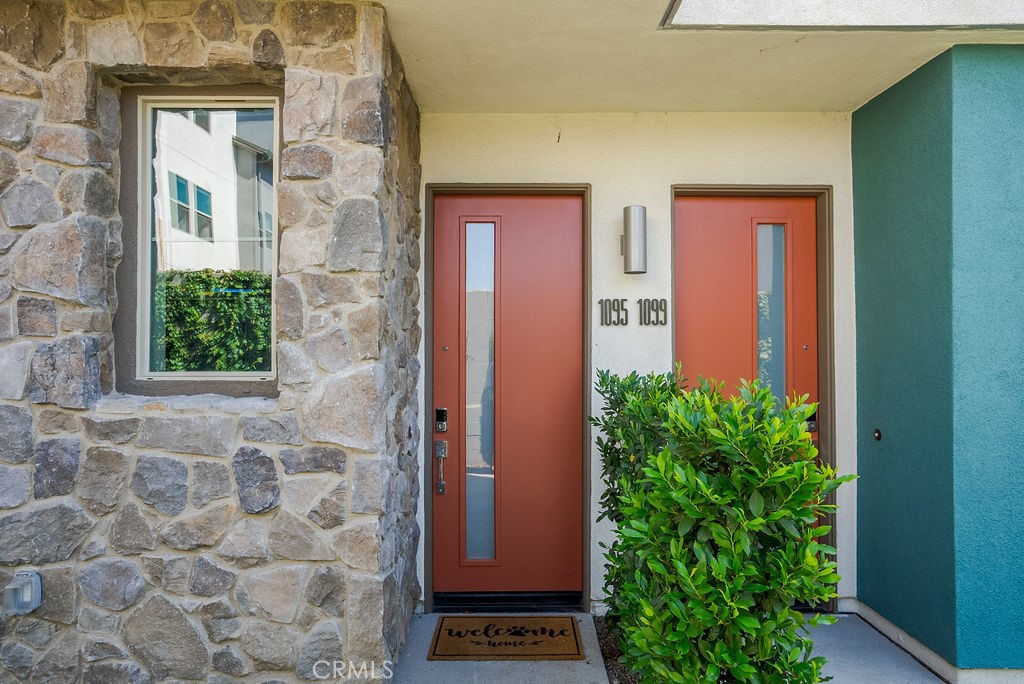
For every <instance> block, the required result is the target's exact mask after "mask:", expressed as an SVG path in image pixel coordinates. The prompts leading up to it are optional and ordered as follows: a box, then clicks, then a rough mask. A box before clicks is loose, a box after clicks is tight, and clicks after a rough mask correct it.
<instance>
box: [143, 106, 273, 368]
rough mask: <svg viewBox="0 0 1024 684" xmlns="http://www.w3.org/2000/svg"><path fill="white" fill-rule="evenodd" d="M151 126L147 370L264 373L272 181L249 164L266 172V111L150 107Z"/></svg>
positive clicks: (269, 146) (269, 141)
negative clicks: (265, 223)
mask: <svg viewBox="0 0 1024 684" xmlns="http://www.w3.org/2000/svg"><path fill="white" fill-rule="evenodd" d="M196 124H199V125H196ZM150 126H151V129H150V130H151V135H152V139H151V140H152V158H151V165H150V170H151V172H152V175H151V176H150V179H151V187H152V190H153V198H152V204H151V206H152V208H153V213H152V222H151V227H150V230H151V233H150V235H151V243H152V244H151V249H150V255H151V259H150V262H151V263H150V272H149V283H150V292H149V298H150V303H151V311H150V321H149V322H150V349H149V352H150V353H149V368H148V370H149V372H176V371H180V372H196V371H212V372H225V373H226V372H267V371H269V370H270V369H271V356H272V351H273V349H272V339H271V337H272V334H271V333H272V320H273V317H272V311H271V302H272V281H273V275H274V263H273V240H272V238H271V239H266V238H264V239H261V234H260V232H259V229H260V227H261V226H260V223H261V221H266V218H265V216H264V215H265V214H267V215H269V214H268V212H269V210H270V208H272V207H273V204H272V200H273V192H274V188H273V185H274V178H273V173H272V172H270V173H264V174H262V175H258V174H257V173H256V164H257V163H258V162H260V163H263V164H266V165H269V167H270V168H271V169H272V168H273V161H274V151H273V146H274V130H275V129H274V110H273V109H272V108H241V107H239V108H234V109H217V108H212V107H209V106H207V107H203V108H198V107H197V108H195V109H181V108H154V109H153V110H152V117H151V121H150ZM190 192H191V197H190ZM214 195H216V197H217V211H218V213H217V215H216V222H217V230H216V233H214V218H215V217H214V213H213V209H214V207H213V196H214ZM267 201H270V202H271V204H269V205H268V206H262V205H261V202H263V203H266V202H267ZM190 227H191V228H192V230H189V228H190ZM171 228H177V229H178V230H176V231H173V232H172V231H171ZM263 229H264V230H265V231H269V232H270V233H271V235H272V233H273V223H272V222H271V224H270V225H268V226H266V227H264V228H263Z"/></svg>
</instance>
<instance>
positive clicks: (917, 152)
mask: <svg viewBox="0 0 1024 684" xmlns="http://www.w3.org/2000/svg"><path fill="white" fill-rule="evenodd" d="M951 74H952V56H951V55H950V54H949V53H946V54H944V55H941V56H939V57H938V58H936V59H935V60H933V61H932V62H930V63H928V64H926V65H925V66H924V67H922V68H921V69H920V70H918V71H917V72H915V73H914V74H912V75H910V76H909V77H907V78H906V79H904V80H903V81H901V82H900V83H898V84H896V85H895V86H893V87H892V88H890V89H889V90H887V91H886V92H884V93H882V94H881V95H879V96H878V97H876V98H875V99H874V100H872V101H871V102H869V103H868V104H867V105H865V106H864V107H862V108H861V109H859V110H858V111H856V112H855V113H854V115H853V129H852V145H853V150H852V152H853V195H854V226H855V233H854V241H855V264H856V300H857V429H858V431H857V443H858V449H857V450H858V460H857V470H858V473H859V475H860V479H859V480H858V483H857V518H858V520H857V547H858V548H857V594H858V597H859V598H860V599H861V600H862V601H863V602H864V603H866V604H868V605H869V606H871V607H872V608H874V609H875V610H877V611H878V612H880V613H881V614H882V615H884V616H885V617H887V618H888V619H889V620H891V621H892V622H894V623H896V624H897V625H899V626H900V627H902V628H903V629H905V630H906V631H907V632H909V633H910V634H912V635H913V636H914V637H916V638H917V639H919V640H920V641H922V642H923V643H925V644H926V645H927V646H928V647H929V648H931V649H932V650H934V651H935V652H937V653H938V654H939V655H941V656H942V657H943V658H945V659H946V660H948V661H951V662H952V661H953V660H954V659H955V653H956V633H955V624H956V619H955V617H956V616H955V581H954V564H953V562H954V561H953V558H954V557H953V507H952V498H953V429H952V423H953V420H952V419H953V400H952V396H951V393H950V388H951V383H952V378H951V366H952V326H951V324H950V316H951V302H952V295H951V288H952V283H951V279H950V270H951V263H952V195H951V192H952V191H951V178H952V140H951V135H950V131H951V126H952V116H953V112H952V93H951V87H952V78H951ZM876 428H877V429H879V430H881V432H882V439H881V441H875V440H874V438H873V437H872V433H873V431H874V430H875V429H876Z"/></svg>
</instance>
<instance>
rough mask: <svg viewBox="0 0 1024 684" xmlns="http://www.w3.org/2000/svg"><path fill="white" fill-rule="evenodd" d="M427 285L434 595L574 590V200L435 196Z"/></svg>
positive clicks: (577, 483)
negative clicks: (430, 273) (430, 306)
mask: <svg viewBox="0 0 1024 684" xmlns="http://www.w3.org/2000/svg"><path fill="white" fill-rule="evenodd" d="M433 290H434V291H433V307H434V316H433V321H434V331H433V339H432V341H431V344H432V345H433V348H432V357H433V371H434V372H433V378H434V380H433V406H431V407H428V408H429V409H430V410H431V411H432V413H433V415H432V416H431V417H432V418H433V419H434V420H433V421H432V423H433V424H432V426H431V427H432V434H431V444H430V448H431V450H430V454H431V459H430V460H431V466H432V467H431V477H430V478H429V479H428V485H427V486H428V488H429V491H430V496H432V497H433V548H434V567H433V571H434V572H433V575H434V591H436V592H573V591H581V590H582V588H583V500H582V497H583V460H582V459H583V430H584V417H583V387H584V372H583V311H584V309H583V200H582V198H581V197H576V196H518V195H516V196H482V195H472V196H463V195H459V196H452V195H445V196H438V197H435V199H434V288H433ZM439 423H440V424H439ZM445 423H446V424H445Z"/></svg>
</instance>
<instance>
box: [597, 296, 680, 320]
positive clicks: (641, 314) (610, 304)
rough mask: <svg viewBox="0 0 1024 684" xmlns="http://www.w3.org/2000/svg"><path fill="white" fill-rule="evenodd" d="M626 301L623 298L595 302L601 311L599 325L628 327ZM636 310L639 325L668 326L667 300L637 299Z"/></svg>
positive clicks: (627, 306)
mask: <svg viewBox="0 0 1024 684" xmlns="http://www.w3.org/2000/svg"><path fill="white" fill-rule="evenodd" d="M628 301H629V300H627V299H625V298H621V299H599V300H597V305H598V307H599V308H600V311H601V325H614V326H625V325H629V305H628ZM636 309H637V320H639V321H640V325H644V326H647V325H668V300H667V299H638V300H636Z"/></svg>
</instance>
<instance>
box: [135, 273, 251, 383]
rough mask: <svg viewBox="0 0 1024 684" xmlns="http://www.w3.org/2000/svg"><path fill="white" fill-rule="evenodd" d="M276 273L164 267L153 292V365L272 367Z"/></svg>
mask: <svg viewBox="0 0 1024 684" xmlns="http://www.w3.org/2000/svg"><path fill="white" fill-rule="evenodd" d="M270 331H271V276H270V275H268V274H266V273H261V272H260V271H213V270H210V269H206V270H202V271H178V270H171V271H163V272H160V273H157V276H156V283H155V288H154V295H153V326H152V342H151V344H152V345H153V346H152V352H151V354H150V358H151V359H152V366H153V368H152V370H154V371H269V370H270V350H271V339H270V335H271V332H270Z"/></svg>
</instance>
